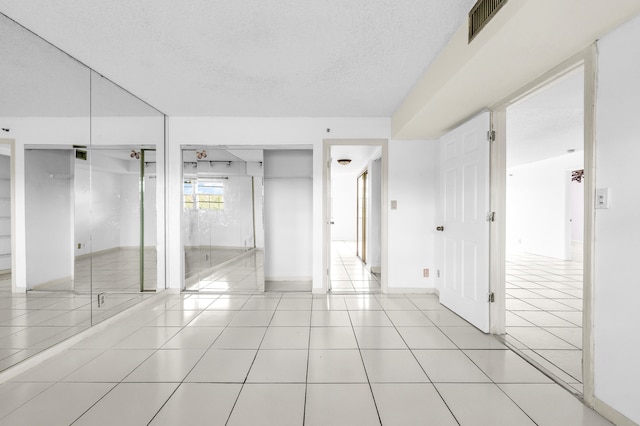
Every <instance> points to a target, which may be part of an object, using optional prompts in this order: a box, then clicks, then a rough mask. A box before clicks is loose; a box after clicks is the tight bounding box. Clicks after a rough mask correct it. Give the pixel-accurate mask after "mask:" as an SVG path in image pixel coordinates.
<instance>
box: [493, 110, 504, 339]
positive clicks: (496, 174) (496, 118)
mask: <svg viewBox="0 0 640 426" xmlns="http://www.w3.org/2000/svg"><path fill="white" fill-rule="evenodd" d="M491 128H492V130H494V131H495V132H496V138H495V140H494V141H493V142H492V144H491V152H490V154H489V157H490V166H489V168H490V171H489V175H490V177H489V179H490V185H491V186H490V195H489V197H490V200H491V201H490V206H491V207H490V209H491V211H492V212H495V214H496V215H495V221H494V222H492V223H491V226H490V230H489V291H491V292H493V294H494V297H495V302H494V303H490V304H489V331H490V333H491V334H505V330H506V297H505V291H506V277H505V259H506V220H505V219H506V211H507V207H506V203H507V113H506V110H505V109H502V110H498V111H493V112H492V113H491Z"/></svg>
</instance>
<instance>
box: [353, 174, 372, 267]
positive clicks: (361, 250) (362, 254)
mask: <svg viewBox="0 0 640 426" xmlns="http://www.w3.org/2000/svg"><path fill="white" fill-rule="evenodd" d="M360 179H362V197H360V195H361V194H360ZM368 179H369V170H367V169H365V170H364V171H363V172H362V173H360V175H359V176H358V177H357V178H356V256H358V257H359V258H360V260H361V261H362V263H364V264H365V265H366V264H367V227H368V224H369V221H368V220H367V214H368V211H367V204H369V197H368V196H367V192H368V185H369V183H368ZM361 206H362V217H360V207H361ZM361 219H362V224H360V220H361ZM360 229H362V232H361V231H360ZM360 234H362V235H360ZM360 241H362V246H360Z"/></svg>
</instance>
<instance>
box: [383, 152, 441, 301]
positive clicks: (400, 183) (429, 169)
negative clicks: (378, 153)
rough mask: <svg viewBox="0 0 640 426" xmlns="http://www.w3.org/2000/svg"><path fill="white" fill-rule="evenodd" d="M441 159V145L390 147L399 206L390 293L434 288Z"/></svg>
mask: <svg viewBox="0 0 640 426" xmlns="http://www.w3.org/2000/svg"><path fill="white" fill-rule="evenodd" d="M437 158H439V156H438V144H437V141H391V142H390V143H389V176H388V179H389V200H390V202H391V200H396V201H397V202H398V208H397V210H389V247H388V250H389V267H388V269H389V278H388V280H389V281H388V287H389V290H390V291H393V289H414V290H416V291H419V290H422V291H432V290H433V288H434V285H435V284H434V277H435V270H434V269H435V267H436V259H435V238H436V235H435V233H436V230H435V228H436V226H437V224H436V218H435V215H436V200H437V198H436V197H437V193H438V192H437V191H438V190H437V188H438V185H437V173H436V159H437ZM386 208H389V206H386ZM424 268H429V269H430V277H429V278H424V277H423V271H422V270H423V269H424Z"/></svg>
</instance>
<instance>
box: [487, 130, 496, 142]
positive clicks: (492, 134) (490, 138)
mask: <svg viewBox="0 0 640 426" xmlns="http://www.w3.org/2000/svg"><path fill="white" fill-rule="evenodd" d="M487 140H488V141H489V142H493V141H495V140H496V131H495V130H489V131H487Z"/></svg>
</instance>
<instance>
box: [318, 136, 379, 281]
mask: <svg viewBox="0 0 640 426" xmlns="http://www.w3.org/2000/svg"><path fill="white" fill-rule="evenodd" d="M333 145H367V146H371V145H374V146H381V147H382V157H381V158H382V200H381V203H382V212H381V213H382V215H381V226H382V236H381V237H382V238H381V239H382V241H381V246H382V247H381V262H380V263H381V269H382V271H381V272H382V273H381V275H380V287H381V289H382V293H387V292H388V277H389V267H388V260H389V250H388V246H389V220H388V217H389V211H388V204H389V179H388V178H389V140H388V139H324V140H323V141H322V182H323V184H324V191H323V196H322V212H323V218H322V220H323V224H324V229H323V238H322V240H323V241H322V253H323V256H322V291H320V290H321V289H317V290H318V291H317V292H315V294H323V293H327V292H328V289H329V274H328V273H327V271H328V270H329V265H330V263H331V212H330V211H329V209H330V204H329V203H330V198H331V173H328V171H329V167H328V165H327V164H328V162H329V161H330V160H331V146H333Z"/></svg>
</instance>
